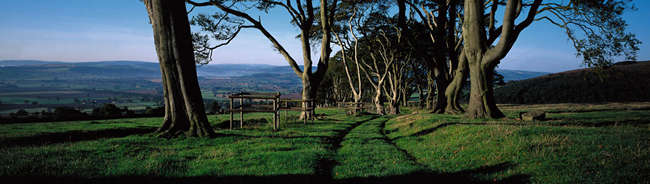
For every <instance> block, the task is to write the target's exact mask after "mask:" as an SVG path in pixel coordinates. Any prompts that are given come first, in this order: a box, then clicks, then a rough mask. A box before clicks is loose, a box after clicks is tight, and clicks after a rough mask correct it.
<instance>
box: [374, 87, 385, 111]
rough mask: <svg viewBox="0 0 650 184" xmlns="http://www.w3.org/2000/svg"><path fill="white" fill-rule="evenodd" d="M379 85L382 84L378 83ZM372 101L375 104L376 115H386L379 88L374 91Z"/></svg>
mask: <svg viewBox="0 0 650 184" xmlns="http://www.w3.org/2000/svg"><path fill="white" fill-rule="evenodd" d="M379 85H383V84H381V83H379ZM372 101H373V102H374V103H375V109H376V110H377V114H379V115H384V114H386V111H384V100H383V98H382V94H381V88H376V89H375V98H374V99H373V100H372Z"/></svg>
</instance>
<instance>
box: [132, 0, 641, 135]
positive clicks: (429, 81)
mask: <svg viewBox="0 0 650 184" xmlns="http://www.w3.org/2000/svg"><path fill="white" fill-rule="evenodd" d="M144 2H145V4H146V5H147V6H146V7H147V10H148V12H149V15H150V20H151V23H152V25H153V30H154V37H155V41H156V50H157V53H158V56H159V60H160V64H161V68H162V73H163V86H164V92H165V93H164V94H165V104H166V105H165V122H164V123H163V126H162V127H161V128H160V130H159V132H160V133H161V135H164V136H175V135H178V134H180V133H185V134H186V135H189V136H210V135H214V133H213V132H212V131H211V130H210V128H209V125H208V124H207V119H206V118H205V114H204V113H203V112H204V111H203V109H202V108H203V105H202V104H201V103H202V100H201V95H200V91H199V90H198V82H197V79H196V71H195V67H194V65H195V63H200V64H203V63H207V62H209V61H210V60H212V58H213V57H212V51H213V50H214V49H217V48H219V47H220V46H223V45H226V44H228V43H230V42H231V41H232V40H233V39H234V38H235V37H236V36H237V34H238V33H239V32H240V31H241V30H242V29H247V28H251V29H256V30H258V31H259V32H260V33H261V34H262V35H264V36H265V37H266V38H268V40H269V42H271V44H272V45H273V46H274V47H275V49H276V50H277V51H278V52H279V53H280V54H281V55H282V56H283V57H284V58H285V60H286V61H287V63H288V64H289V65H290V66H291V67H292V68H293V70H294V72H295V73H296V75H297V76H298V77H299V78H300V79H302V85H303V90H302V98H303V99H313V98H315V97H316V96H318V94H317V93H318V91H319V90H318V89H319V88H320V86H322V85H327V84H323V83H322V82H323V79H324V78H325V77H326V75H327V71H328V69H329V67H330V66H331V65H330V62H333V63H334V62H336V63H339V62H340V63H342V64H341V66H342V67H343V69H344V71H345V78H344V79H345V80H347V83H348V85H346V86H347V87H346V88H348V89H349V91H350V92H351V93H350V94H352V101H354V102H361V101H365V100H366V99H368V97H369V98H370V101H372V102H373V103H374V104H375V106H376V109H377V113H379V114H384V113H390V114H396V113H399V102H400V100H401V101H403V99H404V98H405V97H408V95H409V93H411V92H412V91H418V92H419V94H423V95H424V94H426V96H427V97H426V99H427V100H426V104H427V107H429V108H430V109H431V112H434V113H461V112H465V113H466V114H467V115H468V116H469V117H471V118H499V117H503V113H502V112H501V111H500V110H499V109H498V108H497V106H496V104H495V102H494V97H493V96H494V95H493V88H492V87H491V81H493V79H494V68H495V67H496V66H497V65H498V64H499V62H500V61H501V59H503V58H504V57H505V56H506V55H507V53H508V52H509V51H510V49H511V48H512V47H513V45H514V43H515V42H516V41H517V39H518V37H519V35H520V34H521V32H522V31H523V30H525V29H526V28H527V27H529V26H530V25H531V24H533V23H534V22H538V21H546V22H549V23H551V24H553V25H556V26H558V27H559V28H560V29H562V30H564V31H565V32H566V34H567V36H568V38H569V39H570V40H571V41H572V43H573V44H574V46H575V48H576V51H577V54H578V55H580V56H582V57H583V60H584V62H585V64H586V65H587V66H606V65H608V64H611V62H610V61H611V59H612V58H616V57H627V59H634V57H635V55H636V51H637V50H638V47H637V45H638V44H639V43H640V42H639V41H638V40H637V39H636V38H635V37H634V35H633V34H630V33H628V32H625V27H626V24H625V21H624V20H623V19H622V18H621V15H622V13H623V11H624V10H626V9H629V8H632V7H630V5H629V0H607V1H586V0H569V1H562V0H396V1H338V0H319V1H317V2H312V0H306V1H303V0H295V1H291V0H286V1H280V0H208V1H202V2H198V1H193V0H187V1H181V0H176V1H165V0H145V1H144ZM185 3H187V4H188V5H189V7H186V4H185ZM196 7H215V8H216V9H217V11H215V12H214V13H213V14H209V15H207V14H198V15H196V16H194V17H193V18H192V19H191V21H189V18H188V16H187V13H188V11H187V8H190V10H194V8H196ZM395 7H396V8H397V9H395ZM273 8H279V9H282V10H284V11H286V12H287V14H288V15H289V16H290V20H291V21H289V22H288V23H289V24H291V25H293V26H295V27H297V28H298V30H299V32H298V33H297V35H298V37H299V38H300V41H301V46H302V61H303V63H302V64H303V66H304V68H301V67H299V65H298V62H297V60H296V59H295V56H292V55H291V54H290V53H289V52H288V51H287V50H286V49H285V47H284V46H283V45H282V44H281V43H280V42H279V41H278V40H277V39H276V38H275V37H274V36H273V35H272V34H271V33H270V32H269V31H268V30H267V27H266V26H265V25H264V24H262V20H260V19H259V18H257V19H256V18H254V17H253V16H251V14H253V13H261V12H268V10H270V9H273ZM190 24H192V25H195V26H197V27H199V28H200V30H195V31H194V33H191V31H190ZM217 42H220V43H217ZM318 44H320V50H319V53H320V57H319V58H318V59H317V60H315V59H313V58H312V55H311V54H312V48H313V47H314V46H316V45H318ZM332 44H335V45H337V46H338V48H340V49H341V50H340V52H338V53H336V54H335V55H334V56H331V53H332V47H333V46H332ZM314 61H315V62H316V65H317V69H316V70H312V66H313V65H314ZM467 77H469V79H470V80H469V81H470V99H469V106H468V108H467V109H462V108H461V106H460V105H459V104H458V96H459V93H460V91H461V89H462V88H463V83H464V82H465V81H466V78H467ZM339 80H340V79H339ZM364 89H369V90H368V91H366V90H364ZM364 97H366V98H364ZM386 101H387V102H388V104H389V105H388V107H387V108H384V107H383V105H384V103H385V102H386ZM303 105H306V104H303ZM385 109H387V112H386V110H385ZM302 116H303V118H308V117H307V116H309V114H303V115H302Z"/></svg>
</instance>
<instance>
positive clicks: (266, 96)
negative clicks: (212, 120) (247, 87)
mask: <svg viewBox="0 0 650 184" xmlns="http://www.w3.org/2000/svg"><path fill="white" fill-rule="evenodd" d="M280 97H281V94H280V93H279V92H278V93H245V92H242V93H236V94H232V95H230V96H228V98H229V99H230V108H229V112H230V129H232V123H233V120H234V113H235V112H239V128H242V127H243V126H244V113H250V112H270V113H273V130H278V129H279V128H280V113H279V112H280V111H281V110H284V111H285V116H286V111H301V112H304V113H309V116H307V117H311V120H312V122H313V120H314V119H313V117H314V109H315V106H314V101H313V100H312V99H308V100H302V99H281V98H280ZM235 99H239V106H238V107H235V106H234V101H235ZM245 99H246V100H248V101H249V102H252V101H253V100H262V101H271V102H272V104H254V103H249V104H244V100H245ZM291 102H299V103H302V104H301V107H292V106H291V105H290V103H291ZM304 124H307V118H304Z"/></svg>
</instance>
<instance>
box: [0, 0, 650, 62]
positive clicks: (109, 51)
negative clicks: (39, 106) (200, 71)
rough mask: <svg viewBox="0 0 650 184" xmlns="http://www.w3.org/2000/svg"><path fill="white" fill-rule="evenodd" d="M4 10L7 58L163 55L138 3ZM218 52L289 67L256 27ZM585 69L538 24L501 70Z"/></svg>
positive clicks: (642, 4)
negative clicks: (156, 50) (158, 51)
mask: <svg viewBox="0 0 650 184" xmlns="http://www.w3.org/2000/svg"><path fill="white" fill-rule="evenodd" d="M633 3H634V4H635V6H636V7H637V8H638V10H637V11H628V12H627V13H626V14H625V19H626V20H627V21H628V24H629V25H630V26H629V29H628V31H630V32H632V33H635V34H636V35H637V38H638V39H639V40H641V41H642V42H643V43H644V44H642V45H641V50H640V51H639V57H638V59H639V60H650V47H649V46H647V45H648V44H650V36H649V35H648V34H646V33H645V32H646V31H648V30H650V24H649V23H650V22H648V18H649V17H650V1H646V0H636V1H634V2H633ZM0 7H3V11H0V25H2V26H0V60H4V59H37V60H50V61H69V62H78V61H102V60H138V61H151V62H155V61H156V60H157V57H156V53H155V50H154V46H153V37H152V32H151V25H150V24H149V23H148V18H147V14H146V10H145V8H144V5H143V4H142V3H141V2H140V1H138V0H19V1H10V0H5V1H0ZM197 10H198V11H199V12H201V11H211V10H210V9H205V8H201V9H197ZM195 11H196V10H195ZM259 16H260V17H261V20H262V23H263V24H265V25H266V26H267V28H268V30H269V31H270V32H271V34H273V35H274V36H275V37H276V38H277V39H278V40H280V41H281V42H282V43H283V45H285V47H286V48H287V50H289V52H290V53H291V54H292V55H293V57H294V58H295V59H297V60H300V59H301V58H302V57H301V56H300V55H299V54H300V53H301V51H300V44H299V41H298V40H297V39H295V36H296V35H297V33H298V30H297V29H296V28H294V27H292V26H290V25H288V24H287V23H288V16H287V15H286V13H284V12H283V11H282V10H272V11H270V12H269V15H265V14H259ZM313 50H314V52H317V50H318V49H313ZM214 55H215V57H214V61H213V63H218V64H223V63H244V64H251V63H259V64H272V65H287V63H286V61H285V60H284V59H283V58H282V57H281V56H280V55H279V54H278V53H277V52H275V51H274V50H273V49H272V47H271V44H270V43H269V42H268V40H267V39H266V38H265V37H263V36H262V35H261V34H259V32H258V31H257V30H252V29H251V30H244V31H242V33H240V35H239V37H238V38H236V39H235V40H233V42H232V43H231V44H230V45H228V46H225V47H222V48H220V49H218V50H216V51H215V53H214ZM314 55H316V53H314ZM315 58H317V57H315ZM581 66H582V65H581V62H580V59H579V58H576V56H575V50H574V49H573V48H572V47H571V43H570V42H569V41H568V40H567V37H566V36H565V34H564V33H563V32H562V31H561V30H560V29H559V28H557V27H554V26H551V25H549V24H547V23H543V22H537V23H534V24H533V25H531V27H529V28H527V29H526V30H524V32H523V33H522V34H521V36H520V38H519V40H518V41H517V42H516V44H515V46H514V47H513V49H512V50H511V51H510V53H509V54H508V56H507V57H506V58H505V59H504V60H503V61H502V62H501V65H500V66H499V67H500V68H502V69H515V70H530V71H544V72H560V71H565V70H571V69H577V68H580V67H581Z"/></svg>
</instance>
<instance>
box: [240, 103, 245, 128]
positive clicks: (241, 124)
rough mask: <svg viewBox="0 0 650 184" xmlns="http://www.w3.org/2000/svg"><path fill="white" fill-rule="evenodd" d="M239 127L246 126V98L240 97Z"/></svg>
mask: <svg viewBox="0 0 650 184" xmlns="http://www.w3.org/2000/svg"><path fill="white" fill-rule="evenodd" d="M239 128H244V98H242V97H240V98H239Z"/></svg>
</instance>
